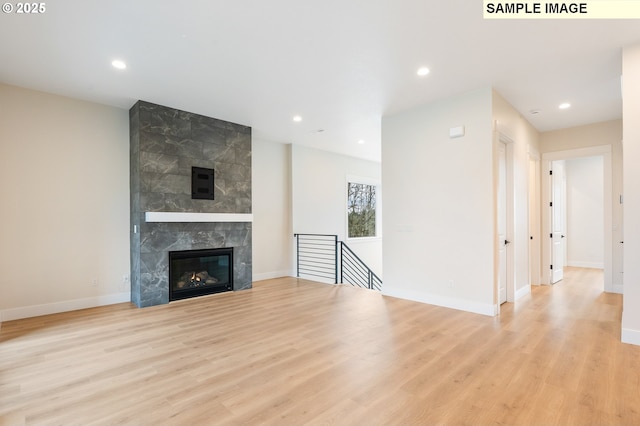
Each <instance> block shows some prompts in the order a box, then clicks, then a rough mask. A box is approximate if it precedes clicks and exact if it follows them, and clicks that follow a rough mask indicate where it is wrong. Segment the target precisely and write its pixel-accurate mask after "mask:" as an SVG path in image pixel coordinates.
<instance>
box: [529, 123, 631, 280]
mask: <svg viewBox="0 0 640 426" xmlns="http://www.w3.org/2000/svg"><path fill="white" fill-rule="evenodd" d="M622 129H623V125H622V120H611V121H605V122H602V123H594V124H589V125H585V126H579V127H572V128H568V129H561V130H554V131H550V132H543V133H541V134H540V150H541V152H542V153H543V154H545V153H557V152H562V151H571V150H576V152H579V151H578V150H582V149H585V148H597V147H601V146H610V147H611V174H612V176H611V180H612V182H611V186H612V201H611V214H612V218H611V221H612V225H611V230H610V232H611V239H612V253H610V256H611V257H612V260H611V262H612V272H611V280H612V287H613V288H614V289H615V290H616V291H618V292H621V291H622V287H623V277H624V275H623V251H624V249H625V247H624V246H623V244H621V243H620V241H623V240H624V238H623V235H622V233H623V229H624V226H623V214H622V209H623V205H622V204H620V196H621V195H622V193H623V192H622V174H623V156H622ZM625 151H626V148H625ZM626 155H627V154H626V152H625V156H626ZM543 178H544V177H543ZM605 256H606V253H605Z"/></svg>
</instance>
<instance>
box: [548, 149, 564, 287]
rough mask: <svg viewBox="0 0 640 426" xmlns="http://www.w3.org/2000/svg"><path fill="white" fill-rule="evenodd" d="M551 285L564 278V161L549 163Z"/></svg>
mask: <svg viewBox="0 0 640 426" xmlns="http://www.w3.org/2000/svg"><path fill="white" fill-rule="evenodd" d="M551 172H552V174H551V261H552V262H553V263H552V264H551V266H552V267H551V283H552V284H555V283H557V282H558V281H560V280H562V278H563V276H564V259H565V251H566V238H565V235H566V224H567V213H566V212H567V210H566V200H567V196H566V178H565V172H564V160H556V161H553V162H552V163H551Z"/></svg>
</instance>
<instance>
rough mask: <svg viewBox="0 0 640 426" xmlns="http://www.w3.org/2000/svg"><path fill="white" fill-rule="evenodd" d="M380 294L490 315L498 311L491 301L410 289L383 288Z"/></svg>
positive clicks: (494, 314)
mask: <svg viewBox="0 0 640 426" xmlns="http://www.w3.org/2000/svg"><path fill="white" fill-rule="evenodd" d="M382 294H383V295H385V296H390V297H397V298H399V299H406V300H412V301H414V302H422V303H427V304H429V305H436V306H442V307H443V308H450V309H457V310H459V311H465V312H471V313H474V314H481V315H487V316H490V317H493V316H496V315H497V313H498V306H497V305H494V304H491V303H479V302H473V301H470V300H464V299H457V298H453V297H446V296H438V295H434V294H427V293H422V292H416V291H412V290H405V289H397V288H383V289H382Z"/></svg>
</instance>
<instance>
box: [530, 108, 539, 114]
mask: <svg viewBox="0 0 640 426" xmlns="http://www.w3.org/2000/svg"><path fill="white" fill-rule="evenodd" d="M529 114H531V115H536V114H540V110H539V109H532V110H531V111H529Z"/></svg>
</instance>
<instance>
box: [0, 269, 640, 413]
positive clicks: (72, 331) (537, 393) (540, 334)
mask: <svg viewBox="0 0 640 426" xmlns="http://www.w3.org/2000/svg"><path fill="white" fill-rule="evenodd" d="M602 279H603V278H602V273H601V272H600V271H598V270H588V269H573V270H570V271H569V272H568V273H567V275H566V278H565V280H564V281H562V282H561V283H559V284H557V285H555V286H553V287H534V289H533V293H532V295H531V296H527V297H525V298H523V299H522V300H521V301H519V302H518V303H517V304H516V306H515V307H514V306H513V305H511V304H506V305H503V309H502V314H501V315H500V316H499V317H496V318H490V317H485V316H481V315H475V314H470V313H465V312H459V311H454V310H449V309H444V308H438V307H434V306H429V305H425V304H420V303H415V302H409V301H404V300H400V299H393V298H387V297H382V296H381V295H380V294H379V293H376V292H371V291H367V290H360V289H356V288H350V287H344V286H331V285H324V284H317V283H312V282H308V281H303V280H297V279H295V278H283V279H276V280H269V281H263V282H259V283H256V284H255V286H254V288H253V289H252V290H248V291H243V292H238V293H224V294H218V295H214V296H210V297H205V298H200V299H191V300H186V301H181V302H177V303H173V304H170V305H164V306H157V307H153V308H146V309H137V308H134V307H132V306H131V305H129V304H121V305H115V306H110V307H102V308H95V309H89V310H84V311H77V312H72V313H66V314H59V315H52V316H47V317H40V318H32V319H26V320H20V321H12V322H5V323H4V324H3V325H2V329H1V330H0V424H11V425H13V424H47V425H55V424H64V425H75V424H77V425H91V424H140V425H159V424H180V425H199V424H275V425H300V424H338V425H351V424H354V425H372V424H455V425H459V424H471V425H480V424H493V425H512V424H513V425H519V424H526V425H554V424H559V425H571V424H575V425H589V424H594V425H608V424H621V425H622V424H624V425H638V424H640V347H636V346H631V345H625V344H622V343H620V317H621V309H622V308H621V304H622V298H621V296H619V295H613V294H605V293H603V292H602Z"/></svg>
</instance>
